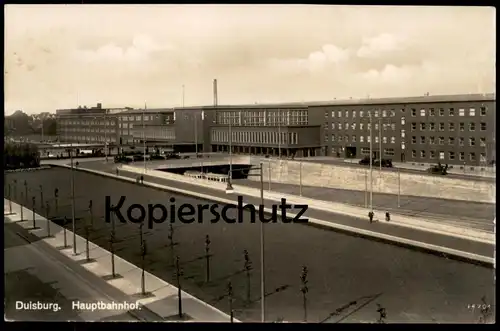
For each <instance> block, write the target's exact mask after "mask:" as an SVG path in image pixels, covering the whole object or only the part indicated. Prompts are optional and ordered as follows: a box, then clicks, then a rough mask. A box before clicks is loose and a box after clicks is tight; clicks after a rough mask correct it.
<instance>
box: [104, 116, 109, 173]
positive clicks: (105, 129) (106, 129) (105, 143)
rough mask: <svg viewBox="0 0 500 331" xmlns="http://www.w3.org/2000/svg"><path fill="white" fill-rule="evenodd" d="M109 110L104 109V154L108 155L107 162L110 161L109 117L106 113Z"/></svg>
mask: <svg viewBox="0 0 500 331" xmlns="http://www.w3.org/2000/svg"><path fill="white" fill-rule="evenodd" d="M107 112H108V110H107V109H105V110H104V154H106V155H105V157H106V163H108V151H109V150H108V132H107V131H108V123H107V122H106V121H107V118H106V113H107Z"/></svg>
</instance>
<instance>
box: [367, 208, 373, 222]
mask: <svg viewBox="0 0 500 331" xmlns="http://www.w3.org/2000/svg"><path fill="white" fill-rule="evenodd" d="M368 218H369V219H370V223H373V211H371V210H370V212H369V213H368Z"/></svg>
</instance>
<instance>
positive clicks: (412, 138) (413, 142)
mask: <svg viewBox="0 0 500 331" xmlns="http://www.w3.org/2000/svg"><path fill="white" fill-rule="evenodd" d="M411 143H412V144H416V143H417V137H415V136H413V137H411Z"/></svg>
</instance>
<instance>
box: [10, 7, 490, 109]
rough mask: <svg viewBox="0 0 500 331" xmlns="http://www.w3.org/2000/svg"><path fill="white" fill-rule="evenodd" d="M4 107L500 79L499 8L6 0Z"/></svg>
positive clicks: (463, 84)
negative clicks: (499, 58)
mask: <svg viewBox="0 0 500 331" xmlns="http://www.w3.org/2000/svg"><path fill="white" fill-rule="evenodd" d="M4 8H5V64H6V65H5V72H4V77H5V103H6V104H5V111H6V112H7V113H11V112H13V111H14V110H16V109H22V110H24V111H25V112H28V113H35V112H41V111H54V110H55V109H56V108H70V107H74V106H77V105H78V104H80V105H94V104H96V103H97V102H101V103H103V105H104V106H108V107H122V106H131V107H141V106H143V105H144V103H145V102H147V105H148V107H162V106H180V105H181V104H182V85H183V84H184V85H185V105H187V106H188V105H210V104H212V103H213V92H212V81H213V79H214V78H217V79H218V85H219V104H238V103H255V102H257V103H264V102H286V101H312V100H315V101H318V100H332V99H334V98H337V99H342V98H349V97H352V98H365V97H367V96H370V98H376V97H387V96H412V95H423V94H424V93H426V92H429V93H430V94H458V93H477V92H480V93H483V92H493V91H494V90H495V82H494V77H495V48H496V46H495V39H496V35H495V24H496V22H495V10H494V9H493V8H487V7H482V8H480V7H386V6H384V7H382V6H380V7H367V6H307V5H301V6H299V5H286V6H282V5H260V6H250V5H232V6H223V5H211V6H209V5H183V6H169V5H162V6H152V5H148V6H146V5H123V6H118V5H99V6H97V5H96V6H92V5H65V6H61V5H24V6H15V5H9V6H5V7H4Z"/></svg>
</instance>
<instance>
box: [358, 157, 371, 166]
mask: <svg viewBox="0 0 500 331" xmlns="http://www.w3.org/2000/svg"><path fill="white" fill-rule="evenodd" d="M359 164H361V165H370V157H369V156H365V157H364V158H362V159H361V160H359ZM372 164H373V160H372Z"/></svg>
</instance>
